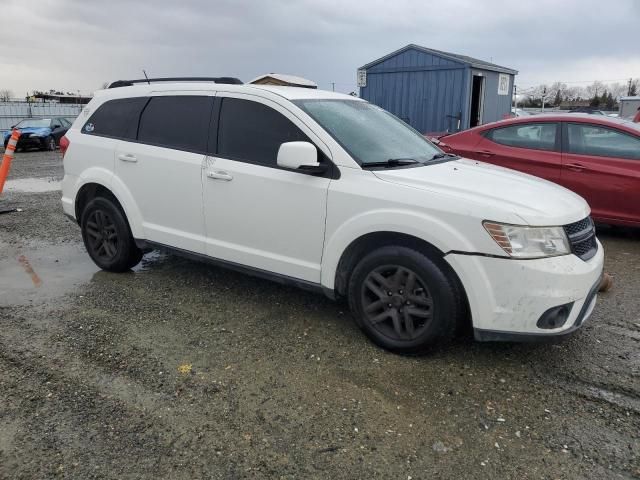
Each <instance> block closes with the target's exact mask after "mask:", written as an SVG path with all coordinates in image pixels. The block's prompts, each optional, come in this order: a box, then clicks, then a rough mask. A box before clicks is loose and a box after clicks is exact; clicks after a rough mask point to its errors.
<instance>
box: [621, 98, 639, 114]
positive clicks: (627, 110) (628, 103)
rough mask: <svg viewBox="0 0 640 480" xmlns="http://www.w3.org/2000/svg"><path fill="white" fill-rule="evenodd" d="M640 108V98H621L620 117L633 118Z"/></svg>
mask: <svg viewBox="0 0 640 480" xmlns="http://www.w3.org/2000/svg"><path fill="white" fill-rule="evenodd" d="M638 108H640V97H621V98H620V113H619V115H620V117H622V118H633V117H634V115H635V114H636V113H638Z"/></svg>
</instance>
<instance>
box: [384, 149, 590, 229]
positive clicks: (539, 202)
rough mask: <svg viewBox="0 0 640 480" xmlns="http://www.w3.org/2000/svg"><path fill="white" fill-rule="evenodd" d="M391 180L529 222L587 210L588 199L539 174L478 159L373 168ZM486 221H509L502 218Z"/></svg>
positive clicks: (568, 217) (557, 220) (555, 221)
mask: <svg viewBox="0 0 640 480" xmlns="http://www.w3.org/2000/svg"><path fill="white" fill-rule="evenodd" d="M373 173H374V174H375V175H376V176H377V177H378V178H380V179H381V180H385V181H387V182H393V183H398V184H402V185H406V186H408V187H413V188H418V189H422V190H427V191H431V192H435V193H439V194H442V195H447V196H455V197H457V198H459V199H460V200H462V201H468V202H471V203H473V204H475V205H476V206H482V205H487V206H490V207H492V211H495V210H496V209H497V210H503V211H505V212H508V213H509V214H511V215H509V217H512V215H516V216H518V217H520V218H522V220H523V221H524V222H525V223H526V224H528V225H565V224H567V223H572V222H576V221H578V220H582V219H583V218H584V217H586V216H587V215H589V213H590V209H589V205H588V204H587V202H585V200H584V199H583V198H582V197H580V196H579V195H576V194H575V193H573V192H571V191H570V190H567V189H566V188H564V187H561V186H559V185H556V184H555V183H551V182H548V181H547V180H543V179H541V178H537V177H534V176H532V175H528V174H526V173H521V172H516V171H514V170H509V169H507V168H503V167H498V166H495V165H491V164H488V163H483V162H479V161H476V160H468V159H459V160H452V161H448V162H442V163H439V164H434V165H427V166H424V167H415V168H402V169H389V170H374V171H373ZM485 219H486V220H495V221H506V220H504V219H502V218H485Z"/></svg>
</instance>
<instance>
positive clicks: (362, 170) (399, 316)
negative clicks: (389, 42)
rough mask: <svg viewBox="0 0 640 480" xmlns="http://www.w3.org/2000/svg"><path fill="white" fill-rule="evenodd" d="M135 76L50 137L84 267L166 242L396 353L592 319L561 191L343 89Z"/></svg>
mask: <svg viewBox="0 0 640 480" xmlns="http://www.w3.org/2000/svg"><path fill="white" fill-rule="evenodd" d="M158 80H160V79H158ZM134 83H135V82H133V81H129V82H127V81H123V82H118V83H117V84H116V85H112V86H118V87H119V88H109V89H106V90H103V91H99V92H97V93H96V95H95V97H94V98H93V100H92V101H91V102H90V103H89V104H88V105H87V106H86V108H85V109H84V111H83V112H82V114H81V115H80V117H79V118H78V119H77V120H76V121H75V122H74V124H73V127H72V128H71V129H70V130H69V131H68V133H67V135H66V138H65V139H64V140H63V141H62V142H61V148H62V150H63V151H65V153H66V154H65V156H64V169H65V176H64V181H63V197H62V204H63V208H64V211H65V213H66V214H67V215H68V216H70V217H72V218H73V219H75V220H76V221H77V222H78V223H79V224H80V226H81V228H82V236H83V239H84V242H85V245H86V248H87V251H88V252H89V255H90V256H91V258H92V259H93V260H94V261H95V263H96V264H97V265H98V266H99V267H101V268H103V269H105V270H109V271H115V272H122V271H125V270H128V269H130V268H131V267H133V266H134V265H136V264H137V263H138V262H139V261H140V259H141V257H142V254H143V250H146V249H149V248H167V249H170V250H172V251H174V252H176V253H179V254H187V255H189V256H192V257H197V258H200V259H204V260H208V261H212V262H215V263H218V264H222V265H225V266H228V267H231V268H236V269H241V270H244V271H247V272H253V273H254V274H258V275H261V276H267V277H269V278H272V279H275V280H278V281H282V282H287V283H292V284H295V285H298V286H301V287H304V288H310V289H314V290H319V291H323V292H324V293H325V294H326V295H328V296H329V297H331V298H334V299H335V298H347V299H348V302H349V305H350V308H351V310H352V312H353V316H354V317H355V320H356V322H357V323H358V325H359V326H360V327H361V328H362V329H363V330H364V332H365V333H366V334H367V335H368V336H369V337H370V338H371V339H372V340H373V341H374V342H375V343H377V344H378V345H381V346H382V347H384V348H387V349H390V350H393V351H396V352H402V353H417V352H420V351H423V350H425V349H426V348H428V346H429V345H432V344H434V343H436V342H441V341H443V340H444V339H446V338H448V337H450V336H452V335H453V334H454V333H455V332H456V331H457V329H458V327H461V326H462V327H464V326H465V325H467V326H472V327H473V330H474V334H475V337H476V339H478V340H526V339H540V338H547V337H552V336H558V335H563V334H567V333H570V332H572V331H574V330H576V329H577V328H579V327H580V326H581V325H582V324H583V323H584V321H585V320H586V319H587V317H588V316H589V315H590V314H591V311H592V309H593V307H594V305H595V297H596V291H597V288H598V285H599V282H600V277H601V273H602V267H603V259H604V252H603V249H602V246H601V245H600V243H599V242H598V240H597V239H596V237H595V229H594V226H593V223H592V221H591V219H590V217H589V213H590V210H589V206H588V205H587V203H586V202H585V201H584V200H583V199H582V198H581V197H579V196H578V195H575V194H574V193H571V192H570V191H568V190H566V189H564V188H562V187H559V186H557V185H555V184H552V183H549V182H547V181H545V180H541V179H538V178H535V177H532V176H529V175H525V174H521V173H517V172H514V171H511V170H507V169H504V168H500V167H496V166H492V165H488V164H485V163H482V162H477V161H472V160H467V159H462V158H459V157H455V156H452V155H448V154H444V153H443V152H442V151H440V150H439V149H438V148H437V147H435V146H434V145H433V144H431V143H429V142H428V141H427V140H426V139H425V138H424V137H423V136H422V135H420V134H419V133H418V132H416V131H414V130H413V129H411V128H410V127H408V126H407V125H406V124H405V123H403V122H402V121H400V120H398V119H397V118H396V117H394V116H393V115H391V114H389V113H388V112H386V111H384V110H382V109H381V108H378V107H376V106H374V105H372V104H370V103H367V102H365V101H363V100H360V99H358V98H354V97H351V96H347V95H341V94H337V93H332V92H326V91H320V90H312V89H305V88H292V87H274V86H258V85H242V84H233V82H231V83H229V80H228V79H222V80H219V81H218V82H215V81H197V82H196V81H192V82H186V81H179V82H159V81H152V82H151V83H149V84H134ZM236 83H238V82H236Z"/></svg>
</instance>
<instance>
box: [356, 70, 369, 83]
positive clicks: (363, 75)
mask: <svg viewBox="0 0 640 480" xmlns="http://www.w3.org/2000/svg"><path fill="white" fill-rule="evenodd" d="M358 86H359V87H366V86H367V71H366V70H358Z"/></svg>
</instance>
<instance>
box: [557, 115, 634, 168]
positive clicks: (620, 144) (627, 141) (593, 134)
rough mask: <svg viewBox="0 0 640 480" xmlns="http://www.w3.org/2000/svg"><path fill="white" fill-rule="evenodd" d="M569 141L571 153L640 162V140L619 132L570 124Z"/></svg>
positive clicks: (594, 126) (592, 126)
mask: <svg viewBox="0 0 640 480" xmlns="http://www.w3.org/2000/svg"><path fill="white" fill-rule="evenodd" d="M567 140H568V142H567V143H568V145H567V150H568V152H569V153H575V154H578V155H595V156H600V157H618V158H630V159H633V160H640V138H637V137H633V136H631V135H628V134H626V133H622V132H620V131H618V130H613V129H610V128H603V127H599V126H596V125H586V124H578V123H569V124H567Z"/></svg>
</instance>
